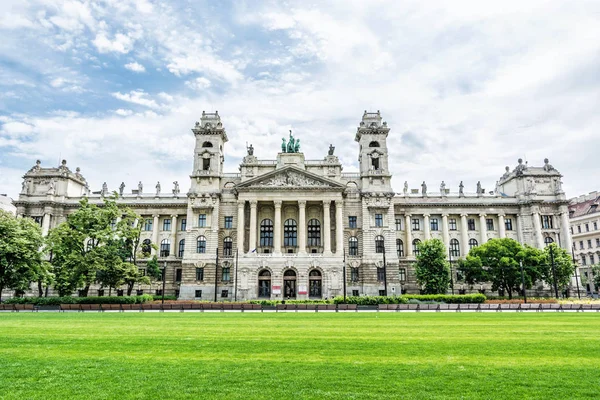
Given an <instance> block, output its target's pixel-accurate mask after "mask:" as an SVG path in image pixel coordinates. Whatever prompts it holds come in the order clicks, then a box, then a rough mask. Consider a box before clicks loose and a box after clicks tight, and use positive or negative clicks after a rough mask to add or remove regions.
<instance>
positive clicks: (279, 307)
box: [275, 304, 293, 312]
mask: <svg viewBox="0 0 600 400" xmlns="http://www.w3.org/2000/svg"><path fill="white" fill-rule="evenodd" d="M291 306H293V304H277V305H276V306H275V312H279V311H286V310H288V307H291ZM290 310H291V308H290Z"/></svg>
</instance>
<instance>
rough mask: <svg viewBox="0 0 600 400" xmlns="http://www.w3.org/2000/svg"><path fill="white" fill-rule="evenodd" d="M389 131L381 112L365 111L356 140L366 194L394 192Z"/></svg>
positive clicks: (363, 187) (363, 188)
mask: <svg viewBox="0 0 600 400" xmlns="http://www.w3.org/2000/svg"><path fill="white" fill-rule="evenodd" d="M389 131H390V128H388V126H387V122H385V121H383V122H382V119H381V113H380V112H379V110H377V112H376V113H368V112H367V111H366V110H365V112H364V114H363V116H362V121H361V122H360V125H359V126H358V129H357V130H356V137H355V138H354V140H355V141H357V142H358V143H359V145H360V150H359V156H358V162H359V164H360V177H361V180H362V190H363V191H365V192H392V186H391V178H392V175H391V174H390V170H389V164H388V147H387V136H388V132H389Z"/></svg>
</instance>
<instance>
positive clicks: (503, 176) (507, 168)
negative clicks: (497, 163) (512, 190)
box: [500, 165, 510, 180]
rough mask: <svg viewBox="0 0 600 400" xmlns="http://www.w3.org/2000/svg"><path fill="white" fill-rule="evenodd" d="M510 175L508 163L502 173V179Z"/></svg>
mask: <svg viewBox="0 0 600 400" xmlns="http://www.w3.org/2000/svg"><path fill="white" fill-rule="evenodd" d="M509 175H510V167H509V166H508V165H507V166H506V167H504V174H503V175H502V177H501V178H500V180H504V179H506V178H508V176H509Z"/></svg>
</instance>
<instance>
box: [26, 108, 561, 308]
mask: <svg viewBox="0 0 600 400" xmlns="http://www.w3.org/2000/svg"><path fill="white" fill-rule="evenodd" d="M192 132H193V134H194V137H195V139H196V143H195V147H194V150H193V167H192V171H191V174H190V186H189V191H187V193H180V190H179V184H178V183H176V182H174V183H173V185H172V189H169V190H164V187H165V186H167V185H163V186H162V187H161V184H160V183H157V184H156V185H154V183H153V184H152V186H151V190H144V187H143V185H142V183H141V182H140V183H139V184H138V185H136V188H135V189H134V190H132V191H131V193H125V192H124V185H122V186H121V187H120V189H119V190H120V192H121V194H120V196H119V203H121V204H124V205H128V206H130V207H131V208H132V209H133V210H134V211H135V212H137V213H138V214H139V215H141V216H142V221H140V223H142V224H143V226H144V232H143V235H144V236H143V239H144V241H145V242H146V243H147V244H150V243H152V244H156V245H157V247H158V252H157V254H156V255H157V256H158V258H159V262H160V265H161V266H162V265H166V268H167V271H166V287H167V289H168V290H169V293H176V294H177V295H179V297H180V298H187V299H194V298H195V299H206V300H214V299H215V298H216V299H217V300H220V301H221V300H226V301H230V300H233V299H234V298H235V299H237V300H246V299H257V298H265V299H286V298H297V299H308V298H325V297H328V298H331V297H333V296H336V295H342V294H343V289H344V287H345V288H346V292H347V294H348V295H364V294H368V295H380V294H386V293H387V294H389V295H392V294H400V293H401V292H411V293H415V292H416V293H418V292H419V290H420V287H419V286H418V284H417V283H416V280H415V275H414V269H413V267H412V266H413V263H414V260H415V254H416V252H417V251H418V249H417V244H418V243H419V242H420V241H423V240H427V239H430V238H439V239H440V240H442V241H443V242H444V244H445V245H446V248H447V249H448V251H449V253H448V256H449V258H451V260H452V261H456V260H457V259H459V258H460V257H464V256H465V255H466V254H467V253H468V252H469V250H470V249H471V248H473V247H474V246H478V245H479V244H481V243H485V242H487V241H488V240H489V239H491V238H505V237H506V238H513V239H515V240H518V241H519V242H521V243H526V244H529V245H531V246H535V247H538V248H542V247H544V246H545V245H547V244H549V243H557V244H558V245H560V246H562V247H564V248H566V249H569V250H570V247H571V233H570V230H569V211H568V208H567V206H568V202H567V200H566V197H565V194H564V192H563V190H562V182H561V177H562V175H561V174H560V173H559V172H558V171H557V170H556V169H555V168H554V167H552V166H551V165H550V164H549V163H548V160H545V162H544V164H543V165H542V166H539V167H534V166H529V165H527V163H523V161H522V160H519V161H518V164H517V165H516V167H514V168H512V169H511V168H509V167H506V170H505V172H504V174H503V175H502V176H500V177H499V179H498V181H497V183H496V185H495V187H494V188H493V190H490V189H488V190H486V189H484V188H482V187H481V184H479V183H478V184H477V187H476V188H475V187H474V188H473V190H471V191H468V190H466V189H465V187H464V186H463V185H462V182H461V185H460V187H457V188H453V189H450V188H446V185H445V183H444V182H441V183H436V184H431V183H430V187H429V189H428V188H427V184H426V183H425V182H423V183H419V184H418V185H413V186H412V187H413V188H414V187H415V186H416V187H417V188H416V189H409V186H408V183H405V184H404V187H403V190H402V191H401V192H399V193H396V192H394V190H393V189H392V187H391V178H392V171H391V170H390V169H389V162H388V159H389V156H390V154H389V152H390V150H392V149H390V148H389V147H388V145H387V137H388V134H389V132H390V128H389V127H388V125H387V123H386V122H384V121H382V117H381V115H380V113H379V112H376V113H368V112H366V111H365V113H364V114H363V115H362V119H361V121H360V122H359V126H358V128H357V130H356V132H355V133H354V134H353V133H348V137H347V138H342V137H340V138H339V140H348V139H349V138H350V137H352V136H353V137H354V140H355V141H356V142H357V156H358V160H359V166H360V171H359V172H356V173H345V172H342V165H341V163H340V161H339V159H338V157H337V156H336V155H335V154H334V152H335V148H334V147H333V146H330V148H329V150H328V149H323V154H322V155H321V156H320V157H321V158H319V159H313V160H307V159H305V155H304V153H302V152H301V151H300V144H299V143H300V140H299V139H295V138H294V137H293V136H292V134H291V133H290V135H289V137H288V138H284V139H283V140H282V151H281V152H280V153H278V154H277V155H276V156H275V158H274V159H270V160H264V159H259V158H257V157H256V156H255V155H254V148H253V147H252V146H250V147H249V148H248V154H247V155H246V156H245V157H244V159H243V161H242V163H241V164H240V168H239V171H240V172H238V173H228V172H225V171H224V170H223V162H224V157H225V145H226V143H227V141H228V136H227V134H226V132H225V128H224V126H223V123H222V121H221V117H220V116H219V114H218V113H216V112H215V113H204V112H203V113H202V118H201V119H200V121H199V122H196V124H195V126H194V127H193V129H192ZM236 140H238V141H241V140H243V139H242V138H241V137H240V138H237V139H236ZM474 168H476V167H474ZM163 184H164V182H163ZM169 186H171V185H169ZM434 187H435V189H434ZM146 188H147V187H146ZM108 194H109V193H108V188H107V187H106V185H103V187H102V189H101V190H99V191H95V192H92V191H90V189H89V187H88V184H87V182H86V180H85V179H84V177H83V176H82V175H81V173H80V171H79V168H78V169H77V170H76V171H75V172H72V171H71V170H70V169H69V168H68V167H67V165H66V161H63V162H62V164H61V165H60V166H59V167H57V168H45V167H44V168H42V167H41V165H40V163H39V162H37V163H36V165H35V166H34V167H33V168H31V169H30V170H29V171H28V172H27V173H26V174H25V176H24V182H23V190H22V192H21V194H20V196H19V200H18V201H16V202H15V204H16V206H17V213H18V214H19V215H22V216H27V217H31V218H34V219H35V220H36V221H38V223H40V225H41V226H42V230H43V232H44V234H47V233H48V230H49V229H51V228H53V227H55V226H57V225H58V224H60V223H61V222H63V221H65V218H66V216H67V215H68V214H69V213H71V212H73V211H74V210H75V209H76V208H77V207H78V202H79V200H80V199H81V198H82V197H84V196H87V197H89V199H90V202H92V203H94V204H100V203H101V202H102V199H103V197H104V196H105V195H108ZM217 254H218V264H217V265H215V263H216V258H217V257H216V256H217ZM384 254H385V262H384ZM238 258H239V261H238ZM344 261H345V264H344ZM344 267H345V268H344ZM344 270H345V271H346V274H345V282H344V275H343V273H344ZM459 278H460V277H459V276H457V275H456V269H454V276H453V280H454V282H455V290H456V292H461V293H465V292H466V293H468V292H477V291H478V290H482V291H483V290H487V293H490V289H489V287H485V286H481V285H476V286H469V285H467V284H465V283H464V282H461V281H460V279H459ZM457 279H458V281H457ZM96 289H98V290H101V289H99V288H96ZM141 290H144V291H146V292H148V291H150V290H151V291H152V292H154V291H155V290H156V291H160V289H159V288H158V289H157V288H156V287H155V288H152V287H149V286H145V287H141ZM534 290H536V291H543V290H545V288H544V286H543V285H542V284H541V283H539V284H537V285H536V287H535V288H534ZM99 293H100V292H99ZM91 294H92V295H94V294H96V293H94V290H92V292H91Z"/></svg>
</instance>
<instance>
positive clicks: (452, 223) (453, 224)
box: [448, 218, 456, 231]
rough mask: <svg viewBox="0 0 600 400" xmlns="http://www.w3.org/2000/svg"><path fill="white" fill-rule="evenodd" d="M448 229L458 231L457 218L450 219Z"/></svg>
mask: <svg viewBox="0 0 600 400" xmlns="http://www.w3.org/2000/svg"><path fill="white" fill-rule="evenodd" d="M448 227H449V228H450V230H451V231H455V230H456V218H450V219H449V220H448Z"/></svg>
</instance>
